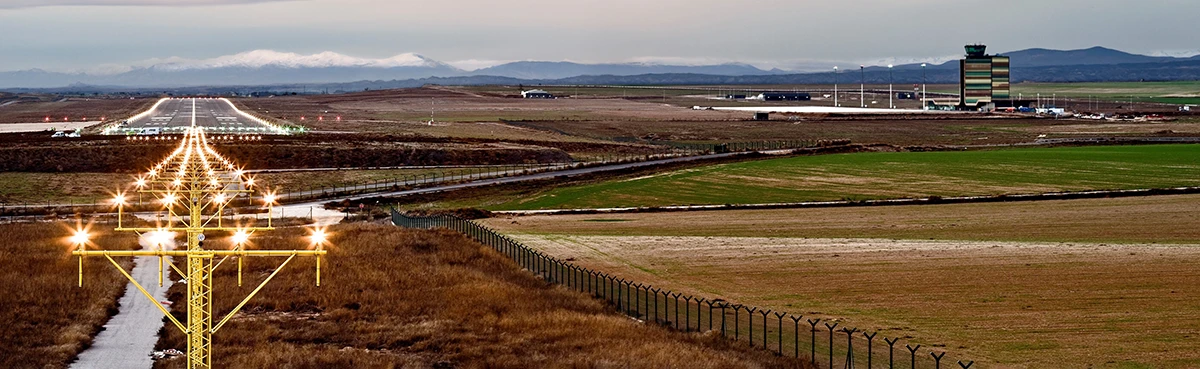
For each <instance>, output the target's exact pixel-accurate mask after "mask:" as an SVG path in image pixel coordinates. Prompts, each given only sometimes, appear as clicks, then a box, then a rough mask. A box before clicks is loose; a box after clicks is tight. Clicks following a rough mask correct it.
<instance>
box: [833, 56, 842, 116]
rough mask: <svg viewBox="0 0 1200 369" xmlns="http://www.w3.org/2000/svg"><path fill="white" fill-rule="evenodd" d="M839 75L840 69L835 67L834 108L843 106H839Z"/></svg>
mask: <svg viewBox="0 0 1200 369" xmlns="http://www.w3.org/2000/svg"><path fill="white" fill-rule="evenodd" d="M838 73H839V72H838V67H837V66H836V65H835V66H834V67H833V106H834V107H838V106H841V105H838V90H837V85H838Z"/></svg>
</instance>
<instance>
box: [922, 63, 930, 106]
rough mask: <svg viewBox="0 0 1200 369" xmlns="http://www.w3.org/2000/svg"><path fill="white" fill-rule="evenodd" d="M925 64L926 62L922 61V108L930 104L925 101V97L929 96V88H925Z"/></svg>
mask: <svg viewBox="0 0 1200 369" xmlns="http://www.w3.org/2000/svg"><path fill="white" fill-rule="evenodd" d="M925 66H926V64H925V63H921V109H925V108H926V107H928V106H929V103H928V102H926V101H925V99H927V98H929V96H928V95H929V90H927V89H926V88H925V83H926V82H925V81H926V79H925Z"/></svg>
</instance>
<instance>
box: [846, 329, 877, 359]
mask: <svg viewBox="0 0 1200 369" xmlns="http://www.w3.org/2000/svg"><path fill="white" fill-rule="evenodd" d="M842 332H846V368H848V369H852V368H854V333H855V332H858V328H850V329H846V328H842ZM867 367H868V368H870V366H867Z"/></svg>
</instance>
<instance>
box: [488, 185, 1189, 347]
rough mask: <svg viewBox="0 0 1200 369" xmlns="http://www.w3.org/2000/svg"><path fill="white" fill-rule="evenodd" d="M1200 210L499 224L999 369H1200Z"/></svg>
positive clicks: (915, 212) (1025, 207) (1156, 204)
mask: <svg viewBox="0 0 1200 369" xmlns="http://www.w3.org/2000/svg"><path fill="white" fill-rule="evenodd" d="M1198 202H1200V196H1196V195H1186V196H1156V197H1145V198H1120V199H1088V200H1071V201H1046V202H1029V203H1001V204H960V205H937V206H907V207H863V208H838V209H791V210H752V211H710V212H688V213H656V214H605V215H572V216H557V217H551V216H545V217H543V216H536V217H515V218H503V219H491V220H487V221H485V222H486V223H487V224H488V225H489V226H492V227H496V228H499V229H502V230H504V231H506V232H510V233H514V234H517V236H518V238H519V239H521V240H524V241H525V242H526V243H527V244H529V245H531V246H535V248H538V249H540V250H543V251H546V252H547V253H549V254H550V255H552V256H554V257H557V258H564V259H566V258H572V259H575V260H577V263H578V264H581V265H583V266H585V267H589V268H593V269H596V270H603V271H605V272H609V273H612V274H615V275H618V276H621V277H623V278H631V279H634V280H638V281H642V282H649V283H653V284H655V285H659V286H662V287H664V288H670V289H673V290H678V291H685V292H687V293H694V294H696V295H699V296H702V297H706V298H723V299H726V300H730V301H733V302H737V303H743V304H752V305H756V306H762V307H764V308H771V309H776V310H786V311H794V312H802V313H805V315H806V316H830V317H839V318H844V319H845V320H844V324H845V325H848V326H857V327H860V328H865V329H868V330H872V331H874V330H879V331H884V332H887V333H886V334H889V335H909V336H912V337H914V339H913V340H915V341H917V342H936V343H944V344H947V349H948V350H952V351H954V352H955V353H956V354H960V355H961V356H962V357H966V358H969V359H972V360H977V361H981V362H983V363H985V364H987V366H988V367H1009V368H1052V367H1086V366H1091V367H1097V368H1101V367H1103V368H1142V367H1153V368H1195V367H1197V366H1198V365H1200V352H1198V351H1196V350H1195V349H1194V346H1195V345H1194V343H1195V340H1196V338H1197V337H1200V310H1197V307H1198V306H1200V294H1197V293H1196V289H1195V287H1194V286H1196V285H1198V284H1200V272H1198V271H1197V268H1195V267H1194V266H1195V265H1196V264H1197V263H1200V247H1198V246H1196V244H1197V243H1200V233H1198V232H1197V231H1196V229H1197V227H1196V225H1197V224H1196V222H1197V217H1196V216H1195V209H1196V206H1197V203H1198ZM801 237H805V238H801ZM863 237H872V238H863ZM930 239H937V240H930ZM964 240H966V241H964ZM1013 241H1020V242H1013ZM1113 242H1116V243H1113ZM1151 242H1158V243H1159V244H1152V243H1151ZM1164 243H1166V245H1164Z"/></svg>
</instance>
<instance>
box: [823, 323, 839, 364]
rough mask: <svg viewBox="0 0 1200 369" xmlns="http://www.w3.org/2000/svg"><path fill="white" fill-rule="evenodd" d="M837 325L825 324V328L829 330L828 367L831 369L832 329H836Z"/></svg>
mask: <svg viewBox="0 0 1200 369" xmlns="http://www.w3.org/2000/svg"><path fill="white" fill-rule="evenodd" d="M837 326H838V323H833V325H829V323H825V328H829V367H830V368H833V329H834V328H837Z"/></svg>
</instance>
